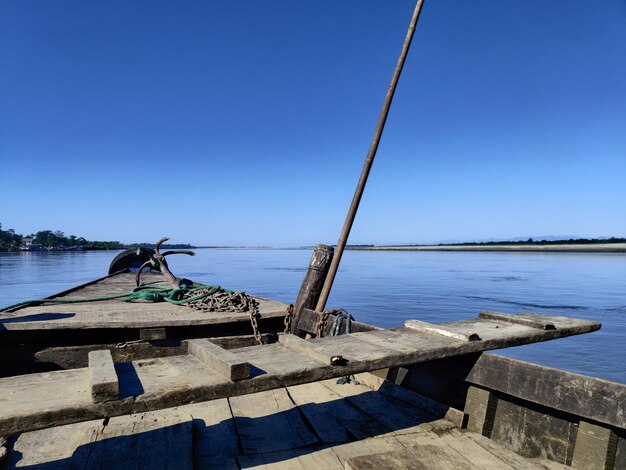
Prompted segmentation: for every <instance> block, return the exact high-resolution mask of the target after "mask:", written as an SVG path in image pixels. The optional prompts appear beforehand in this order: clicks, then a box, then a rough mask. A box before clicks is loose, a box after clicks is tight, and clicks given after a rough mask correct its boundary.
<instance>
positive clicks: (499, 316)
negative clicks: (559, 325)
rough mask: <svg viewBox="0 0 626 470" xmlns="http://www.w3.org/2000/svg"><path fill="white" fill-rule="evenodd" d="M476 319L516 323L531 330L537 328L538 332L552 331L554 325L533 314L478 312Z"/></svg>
mask: <svg viewBox="0 0 626 470" xmlns="http://www.w3.org/2000/svg"><path fill="white" fill-rule="evenodd" d="M478 318H483V319H485V320H497V321H504V322H508V323H517V324H518V325H524V326H529V327H531V328H539V329H540V330H554V329H555V328H556V327H555V326H554V323H551V322H549V321H546V319H545V317H543V316H542V315H537V314H534V313H526V314H517V315H511V314H508V313H499V312H480V313H479V314H478Z"/></svg>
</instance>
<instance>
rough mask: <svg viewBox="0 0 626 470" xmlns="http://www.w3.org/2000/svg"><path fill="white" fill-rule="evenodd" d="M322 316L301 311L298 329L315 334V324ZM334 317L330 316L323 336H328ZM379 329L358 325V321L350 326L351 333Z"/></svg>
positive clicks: (309, 311) (311, 311) (313, 312)
mask: <svg viewBox="0 0 626 470" xmlns="http://www.w3.org/2000/svg"><path fill="white" fill-rule="evenodd" d="M321 317H322V314H321V313H319V312H316V311H315V310H311V309H308V308H304V309H302V313H301V314H300V319H299V320H298V328H299V329H300V330H303V331H306V332H308V333H311V334H313V335H314V334H317V324H318V323H319V321H320V319H321ZM334 318H335V317H334V316H330V317H329V318H328V321H327V323H326V328H324V331H323V336H328V335H330V330H331V328H332V326H333V321H334ZM378 329H379V328H377V327H375V326H372V325H367V324H365V323H360V322H358V321H353V322H352V324H351V331H352V332H353V333H356V332H359V331H373V330H378Z"/></svg>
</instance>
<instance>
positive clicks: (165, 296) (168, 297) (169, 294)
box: [0, 284, 232, 312]
mask: <svg viewBox="0 0 626 470" xmlns="http://www.w3.org/2000/svg"><path fill="white" fill-rule="evenodd" d="M201 289H208V290H206V291H205V292H200V293H198V294H196V295H191V296H190V297H186V298H185V297H183V296H184V295H185V294H188V293H191V292H193V291H197V290H201ZM217 292H232V291H229V290H227V289H223V288H221V287H220V286H206V285H203V284H198V285H194V286H186V285H183V286H182V287H179V288H176V289H173V288H170V287H161V286H146V285H141V286H139V287H135V288H134V289H133V290H132V292H129V293H127V294H118V295H106V296H102V297H91V298H83V299H64V298H61V299H39V300H26V301H24V302H18V303H16V304H13V305H9V306H8V307H4V308H3V309H0V312H8V311H11V310H17V309H20V308H23V307H34V306H37V305H51V304H77V303H83V302H102V301H106V300H116V299H119V300H122V301H124V302H169V303H171V304H174V305H185V304H188V303H189V302H194V301H196V300H200V299H204V298H205V297H209V296H211V295H213V294H215V293H217Z"/></svg>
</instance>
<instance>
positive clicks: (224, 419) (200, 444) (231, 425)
mask: <svg viewBox="0 0 626 470" xmlns="http://www.w3.org/2000/svg"><path fill="white" fill-rule="evenodd" d="M172 410H177V411H178V412H180V413H185V414H189V415H191V416H192V418H193V441H194V442H193V452H194V460H195V461H196V462H198V466H199V467H200V468H205V467H206V466H207V465H209V463H211V462H213V463H211V467H215V468H219V466H218V465H217V464H216V462H224V464H225V465H228V464H229V462H230V463H232V462H233V461H234V459H235V457H236V456H237V454H238V453H239V445H238V442H239V436H238V435H237V428H236V427H235V420H234V418H233V415H232V413H231V411H230V404H229V403H228V399H226V398H221V399H219V400H211V401H206V402H202V403H194V404H191V405H184V406H180V407H177V408H172Z"/></svg>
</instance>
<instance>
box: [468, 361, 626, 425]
mask: <svg viewBox="0 0 626 470" xmlns="http://www.w3.org/2000/svg"><path fill="white" fill-rule="evenodd" d="M465 380H467V382H469V383H473V384H476V385H479V386H481V387H485V388H490V389H492V390H497V391H499V392H503V393H506V394H508V395H512V396H514V397H517V398H521V399H523V400H528V401H530V402H533V403H537V404H540V405H543V406H547V407H549V408H553V409H556V410H561V411H564V412H567V413H571V414H573V415H575V416H581V417H584V418H588V419H590V420H594V421H598V422H601V423H606V424H609V425H611V426H615V427H618V428H622V429H623V428H626V385H624V384H619V383H616V382H609V381H606V380H602V379H598V378H595V377H589V376H584V375H579V374H573V373H570V372H565V371H562V370H559V369H553V368H550V367H544V366H540V365H537V364H531V363H528V362H523V361H518V360H515V359H510V358H506V357H501V356H496V355H493V354H483V355H481V357H480V358H479V359H478V360H477V362H476V364H475V365H474V367H473V368H472V369H471V371H470V372H469V374H467V376H466V378H465Z"/></svg>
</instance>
